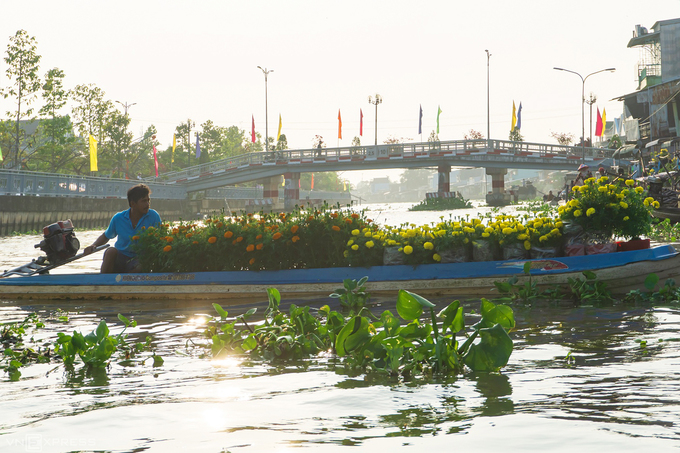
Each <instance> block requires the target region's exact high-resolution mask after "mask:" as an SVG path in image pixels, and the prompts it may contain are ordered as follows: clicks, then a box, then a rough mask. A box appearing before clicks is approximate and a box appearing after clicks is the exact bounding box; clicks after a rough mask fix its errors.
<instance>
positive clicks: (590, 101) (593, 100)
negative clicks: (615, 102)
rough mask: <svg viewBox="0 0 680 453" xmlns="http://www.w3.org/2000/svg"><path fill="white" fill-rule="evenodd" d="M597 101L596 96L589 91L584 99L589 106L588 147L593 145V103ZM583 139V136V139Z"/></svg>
mask: <svg viewBox="0 0 680 453" xmlns="http://www.w3.org/2000/svg"><path fill="white" fill-rule="evenodd" d="M595 101H597V96H595V95H594V94H593V93H590V97H589V98H588V99H586V104H588V105H589V106H590V147H591V148H592V147H593V104H594V103H595ZM583 140H585V138H584V139H583Z"/></svg>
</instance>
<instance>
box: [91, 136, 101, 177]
mask: <svg viewBox="0 0 680 453" xmlns="http://www.w3.org/2000/svg"><path fill="white" fill-rule="evenodd" d="M90 171H99V170H98V169H97V140H95V139H94V137H93V136H91V135H90Z"/></svg>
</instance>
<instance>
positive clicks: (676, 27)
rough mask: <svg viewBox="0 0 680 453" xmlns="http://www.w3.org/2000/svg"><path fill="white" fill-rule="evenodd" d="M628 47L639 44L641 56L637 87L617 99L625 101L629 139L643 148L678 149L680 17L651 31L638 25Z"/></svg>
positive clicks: (625, 126) (625, 121) (626, 126)
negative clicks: (670, 147)
mask: <svg viewBox="0 0 680 453" xmlns="http://www.w3.org/2000/svg"><path fill="white" fill-rule="evenodd" d="M628 47H629V48H633V47H637V48H638V49H639V50H640V57H639V60H638V64H637V78H638V86H637V90H636V91H634V92H632V93H629V94H625V95H623V96H620V97H618V98H616V99H617V100H620V101H623V104H624V108H623V111H624V122H623V124H624V130H625V136H626V141H627V142H629V143H631V142H633V143H636V144H637V147H639V148H642V149H645V148H646V149H650V148H654V147H657V148H660V147H664V146H666V147H669V146H672V147H673V148H675V147H676V146H678V143H677V142H680V116H679V115H678V113H679V112H678V103H679V100H680V96H679V94H680V18H679V19H671V20H663V21H659V22H656V23H655V24H654V25H653V26H652V29H651V31H649V30H647V29H646V28H645V27H643V26H641V25H636V26H635V30H634V31H633V37H632V38H631V40H630V41H628ZM678 150H680V149H678ZM669 151H671V149H669Z"/></svg>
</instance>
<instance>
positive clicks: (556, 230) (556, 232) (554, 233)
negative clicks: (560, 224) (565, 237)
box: [550, 228, 560, 236]
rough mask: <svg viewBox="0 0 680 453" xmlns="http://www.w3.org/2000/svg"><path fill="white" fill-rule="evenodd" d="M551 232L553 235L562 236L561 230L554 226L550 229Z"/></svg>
mask: <svg viewBox="0 0 680 453" xmlns="http://www.w3.org/2000/svg"><path fill="white" fill-rule="evenodd" d="M550 234H551V235H553V236H560V230H558V229H557V228H554V229H552V230H550Z"/></svg>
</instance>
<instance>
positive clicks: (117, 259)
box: [83, 184, 161, 274]
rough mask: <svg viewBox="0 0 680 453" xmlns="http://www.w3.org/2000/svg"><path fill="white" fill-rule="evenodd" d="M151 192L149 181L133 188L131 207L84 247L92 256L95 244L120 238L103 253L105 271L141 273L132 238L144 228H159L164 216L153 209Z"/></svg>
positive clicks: (102, 243)
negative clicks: (132, 246) (90, 243)
mask: <svg viewBox="0 0 680 453" xmlns="http://www.w3.org/2000/svg"><path fill="white" fill-rule="evenodd" d="M150 195H151V190H150V189H149V187H148V186H147V185H146V184H137V185H136V186H133V187H131V188H130V189H129V190H128V192H127V198H128V205H130V209H127V210H125V211H121V212H119V213H117V214H115V215H114V216H113V217H112V218H111V222H110V223H109V227H108V228H107V229H106V231H104V233H103V234H102V235H101V236H99V237H98V238H97V240H96V241H94V242H93V243H92V245H90V246H88V247H85V250H84V251H83V252H84V253H85V255H89V254H90V253H92V252H93V251H94V249H95V248H96V247H99V246H101V245H104V244H106V243H107V242H109V240H110V239H113V238H115V237H118V240H117V241H116V244H115V246H114V247H109V248H108V249H106V251H105V252H104V259H103V260H102V267H101V272H102V274H113V273H116V274H118V273H125V272H139V262H138V261H137V253H135V252H134V251H133V250H132V249H131V245H132V237H133V236H135V235H138V234H139V233H140V231H141V230H142V228H149V227H151V226H153V227H157V226H159V225H160V223H161V216H160V215H158V212H156V211H154V210H153V209H151V198H150Z"/></svg>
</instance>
